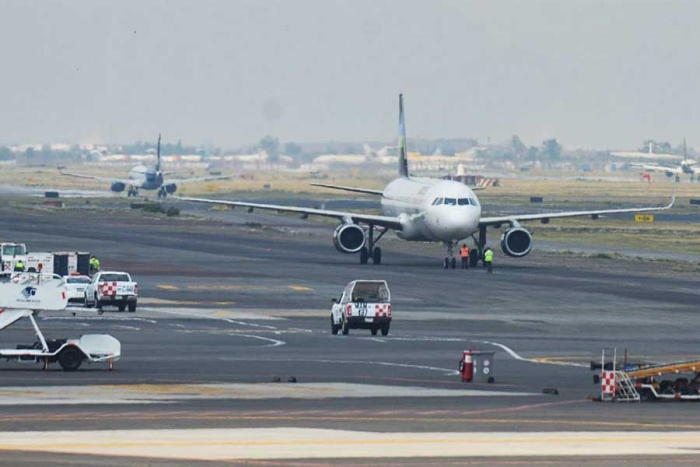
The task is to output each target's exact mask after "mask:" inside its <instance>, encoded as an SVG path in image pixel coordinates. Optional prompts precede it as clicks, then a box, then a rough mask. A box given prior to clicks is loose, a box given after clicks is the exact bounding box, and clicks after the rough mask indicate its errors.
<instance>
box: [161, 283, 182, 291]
mask: <svg viewBox="0 0 700 467" xmlns="http://www.w3.org/2000/svg"><path fill="white" fill-rule="evenodd" d="M156 289H160V290H180V287H177V286H175V285H170V284H158V285H156Z"/></svg>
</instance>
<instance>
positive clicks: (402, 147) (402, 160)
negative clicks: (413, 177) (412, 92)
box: [399, 94, 408, 177]
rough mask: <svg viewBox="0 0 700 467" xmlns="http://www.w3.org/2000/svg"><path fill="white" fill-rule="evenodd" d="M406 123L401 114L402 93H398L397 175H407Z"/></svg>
mask: <svg viewBox="0 0 700 467" xmlns="http://www.w3.org/2000/svg"><path fill="white" fill-rule="evenodd" d="M407 155H408V152H407V150H406V123H405V121H404V116H403V94H399V176H400V177H408V159H407V158H406V157H407Z"/></svg>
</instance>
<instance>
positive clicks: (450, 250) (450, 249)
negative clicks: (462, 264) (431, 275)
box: [442, 242, 457, 269]
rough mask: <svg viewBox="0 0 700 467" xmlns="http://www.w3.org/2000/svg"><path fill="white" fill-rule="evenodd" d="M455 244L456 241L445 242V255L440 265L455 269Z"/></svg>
mask: <svg viewBox="0 0 700 467" xmlns="http://www.w3.org/2000/svg"><path fill="white" fill-rule="evenodd" d="M456 244H457V242H445V246H446V247H447V256H445V259H444V260H443V262H442V267H443V268H445V269H450V268H451V269H455V268H456V267H457V259H456V258H455V251H454V247H455V245H456Z"/></svg>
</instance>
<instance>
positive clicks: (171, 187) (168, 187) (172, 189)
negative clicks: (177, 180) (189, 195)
mask: <svg viewBox="0 0 700 467" xmlns="http://www.w3.org/2000/svg"><path fill="white" fill-rule="evenodd" d="M165 191H166V192H167V193H168V194H169V195H172V194H173V193H175V192H176V191H177V185H175V184H174V183H169V184H167V185H165Z"/></svg>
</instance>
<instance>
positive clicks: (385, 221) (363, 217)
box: [172, 196, 403, 230]
mask: <svg viewBox="0 0 700 467" xmlns="http://www.w3.org/2000/svg"><path fill="white" fill-rule="evenodd" d="M172 198H173V199H177V200H180V201H191V202H193V203H206V204H222V205H225V206H234V207H236V206H238V207H242V208H248V209H250V210H253V209H264V210H268V211H277V212H292V213H297V214H304V215H308V216H320V217H330V218H332V219H337V220H339V221H343V222H362V223H365V224H373V225H377V226H380V227H386V228H389V229H394V230H401V229H402V228H403V227H402V225H401V220H400V219H399V218H398V217H389V216H375V215H372V214H361V213H358V212H347V211H331V210H328V209H314V208H303V207H299V206H282V205H279V204H262V203H249V202H247V201H228V200H220V199H206V198H189V197H185V196H172Z"/></svg>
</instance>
